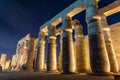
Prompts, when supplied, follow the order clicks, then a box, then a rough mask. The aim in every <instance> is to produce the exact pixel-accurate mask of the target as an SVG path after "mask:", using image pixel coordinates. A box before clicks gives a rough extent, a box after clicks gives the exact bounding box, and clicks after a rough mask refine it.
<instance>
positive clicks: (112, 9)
mask: <svg viewBox="0 0 120 80" xmlns="http://www.w3.org/2000/svg"><path fill="white" fill-rule="evenodd" d="M119 4H120V0H118V1H115V2H113V3H111V4H109V5H108V6H106V7H104V8H101V9H99V12H100V14H105V16H106V17H107V16H110V15H112V14H115V13H117V12H119V11H120V5H119ZM83 10H85V7H84V1H83V0H77V1H76V2H74V3H73V4H71V5H70V6H69V7H67V8H66V9H64V10H63V11H62V12H60V13H59V14H58V15H56V16H55V17H53V18H52V19H51V20H49V21H47V22H46V23H45V24H43V25H41V26H40V30H42V31H44V32H47V27H48V25H53V26H56V25H58V24H59V23H61V22H62V18H63V17H65V16H66V15H68V16H70V17H73V16H75V15H76V14H78V13H80V12H82V11H83Z"/></svg>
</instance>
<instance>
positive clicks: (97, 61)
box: [85, 0, 110, 75]
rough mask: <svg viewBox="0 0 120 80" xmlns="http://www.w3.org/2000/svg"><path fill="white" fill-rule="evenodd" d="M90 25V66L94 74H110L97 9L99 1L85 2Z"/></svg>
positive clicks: (88, 0) (89, 0) (87, 0)
mask: <svg viewBox="0 0 120 80" xmlns="http://www.w3.org/2000/svg"><path fill="white" fill-rule="evenodd" d="M85 1H86V3H85V5H86V20H87V25H88V35H89V46H90V64H91V69H92V74H95V75H106V74H108V73H109V72H110V63H109V59H108V55H107V50H106V46H105V41H104V36H103V32H102V27H101V25H100V20H99V16H98V17H97V15H99V13H98V9H97V5H98V4H97V0H85Z"/></svg>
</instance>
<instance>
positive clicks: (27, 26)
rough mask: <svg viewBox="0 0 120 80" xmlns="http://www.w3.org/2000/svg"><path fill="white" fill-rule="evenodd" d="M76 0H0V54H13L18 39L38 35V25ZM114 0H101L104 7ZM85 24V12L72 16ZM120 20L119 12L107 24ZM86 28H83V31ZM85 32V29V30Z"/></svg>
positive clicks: (100, 4)
mask: <svg viewBox="0 0 120 80" xmlns="http://www.w3.org/2000/svg"><path fill="white" fill-rule="evenodd" d="M75 1H76V0H0V54H1V53H7V54H8V55H9V58H10V57H11V56H12V54H15V51H16V46H17V42H18V40H20V39H21V38H22V37H24V36H25V35H26V34H28V33H31V34H34V35H35V37H37V35H38V31H39V27H40V26H41V25H42V24H44V23H45V22H46V21H48V20H50V19H51V18H52V17H54V16H55V15H57V14H58V13H59V12H60V11H62V10H63V9H65V8H66V7H67V6H69V5H70V4H72V3H73V2H75ZM113 1H115V0H101V1H100V3H99V6H100V7H104V6H106V5H108V4H110V3H112V2H113ZM75 18H76V19H80V20H81V24H83V26H84V27H86V24H85V20H84V18H85V12H82V13H81V14H79V15H77V16H75V17H73V19H75ZM118 21H120V13H117V14H115V15H113V16H111V17H108V22H109V24H113V23H115V22H118ZM85 30H86V28H85V29H84V31H85ZM85 32H86V31H85Z"/></svg>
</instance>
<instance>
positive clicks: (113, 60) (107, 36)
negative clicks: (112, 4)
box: [101, 16, 119, 72]
mask: <svg viewBox="0 0 120 80" xmlns="http://www.w3.org/2000/svg"><path fill="white" fill-rule="evenodd" d="M101 25H102V27H103V34H104V39H105V44H106V48H107V52H108V57H109V62H110V71H111V72H118V71H119V66H118V62H117V59H116V55H115V51H114V48H113V45H112V40H111V35H110V29H109V26H108V23H107V20H106V17H105V16H102V17H101Z"/></svg>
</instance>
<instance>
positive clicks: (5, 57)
mask: <svg viewBox="0 0 120 80" xmlns="http://www.w3.org/2000/svg"><path fill="white" fill-rule="evenodd" d="M6 60H7V54H1V60H0V61H1V66H2V71H4V69H5V63H6Z"/></svg>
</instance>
